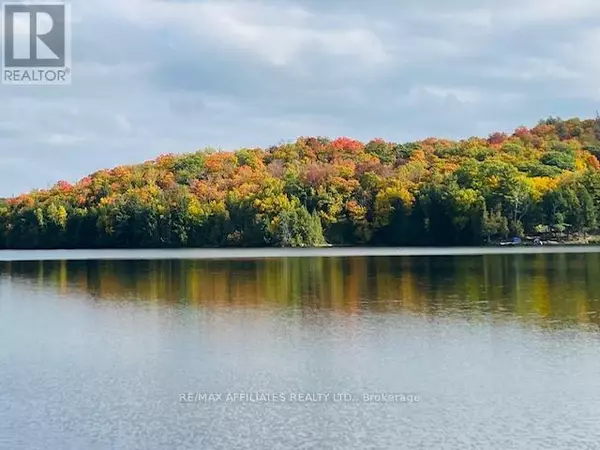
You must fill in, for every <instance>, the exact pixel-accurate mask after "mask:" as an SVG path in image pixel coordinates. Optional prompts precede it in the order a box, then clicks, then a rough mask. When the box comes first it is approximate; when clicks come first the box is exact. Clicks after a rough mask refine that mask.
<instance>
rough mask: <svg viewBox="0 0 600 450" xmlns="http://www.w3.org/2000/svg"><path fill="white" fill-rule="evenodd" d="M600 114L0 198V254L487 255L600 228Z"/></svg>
mask: <svg viewBox="0 0 600 450" xmlns="http://www.w3.org/2000/svg"><path fill="white" fill-rule="evenodd" d="M599 159H600V116H598V117H596V119H592V120H580V119H576V118H574V119H569V120H561V119H560V118H553V117H551V118H548V119H546V120H543V121H540V122H539V123H538V125H537V126H535V127H533V128H531V129H530V128H526V127H521V128H518V129H517V130H515V132H514V133H512V134H511V135H508V134H505V133H495V134H492V135H490V136H489V137H488V138H475V137H473V138H470V139H465V140H461V141H450V140H445V139H435V138H430V139H425V140H423V141H419V142H411V143H405V144H397V143H391V142H385V141H384V140H381V139H375V140H372V141H370V142H368V143H366V144H364V143H362V142H359V141H356V140H353V139H349V138H338V139H335V140H330V139H327V138H299V139H298V140H296V142H293V143H285V144H281V145H277V146H273V147H271V148H268V149H240V150H237V151H216V150H214V149H205V150H201V151H198V152H196V153H191V154H184V155H173V154H168V155H162V156H160V157H158V158H157V159H156V160H153V161H148V162H146V163H143V164H139V165H132V166H121V167H116V168H114V169H111V170H101V171H98V172H96V173H94V174H92V175H90V176H88V177H85V178H83V179H81V180H80V181H78V182H76V183H75V184H70V183H68V182H66V181H60V182H58V183H57V184H56V185H55V186H53V187H52V188H50V189H47V190H35V191H32V192H30V193H27V194H24V195H21V196H19V197H15V198H10V199H2V200H0V248H19V249H21V248H22V249H25V248H99V247H107V248H123V247H126V248H129V247H131V248H141V247H147V248H152V247H227V246H229V247H256V246H292V247H297V246H318V245H323V244H326V243H329V244H333V245H393V246H397V245H402V246H410V245H436V246H438V245H480V244H484V243H486V242H490V241H495V240H499V239H503V238H506V237H509V236H521V237H523V236H532V235H536V236H540V235H544V236H550V235H553V236H561V237H565V238H568V237H573V236H585V235H588V234H593V233H594V232H595V231H597V229H598V228H600V227H599V218H600V163H599Z"/></svg>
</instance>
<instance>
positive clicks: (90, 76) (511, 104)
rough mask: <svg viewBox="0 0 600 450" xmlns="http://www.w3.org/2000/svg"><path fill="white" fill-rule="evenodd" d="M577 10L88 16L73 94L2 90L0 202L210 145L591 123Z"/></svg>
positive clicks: (282, 6) (590, 10)
mask: <svg viewBox="0 0 600 450" xmlns="http://www.w3.org/2000/svg"><path fill="white" fill-rule="evenodd" d="M565 2H566V0H553V2H546V3H544V2H540V0H519V1H517V0H507V1H505V2H496V1H492V0H488V1H484V2H482V1H475V0H457V1H453V2H445V1H444V2H442V1H441V0H426V1H422V0H409V1H403V2H395V1H391V0H386V1H384V0H382V1H377V2H365V1H362V0H331V1H327V2H324V1H316V0H303V1H302V2H300V1H299V0H280V1H277V2H266V1H260V0H256V1H252V2H250V1H237V2H236V3H235V7H234V8H229V9H228V8H226V6H227V4H228V2H215V1H210V0H198V1H197V2H194V1H193V0H189V1H187V2H184V3H185V4H186V5H187V6H184V4H183V3H182V2H150V1H149V0H148V1H145V0H131V1H128V2H122V0H121V1H118V0H107V1H105V2H99V1H98V0H90V1H86V2H85V3H81V4H80V5H78V4H74V5H73V10H74V13H76V16H77V22H76V23H75V24H74V30H73V40H74V41H73V60H74V75H73V85H72V86H69V87H65V88H46V87H41V88H29V87H19V88H12V87H8V86H0V101H1V102H2V104H3V108H2V110H0V146H1V148H2V151H3V155H2V158H0V196H3V195H11V194H15V193H18V192H21V191H24V190H27V189H30V188H35V187H46V186H47V185H48V184H51V183H53V182H54V181H57V180H58V179H71V180H73V179H77V178H79V177H81V176H84V175H85V174H86V173H89V172H93V171H95V170H97V169H99V168H102V167H110V166H113V165H117V164H126V163H135V162H138V161H143V160H146V159H149V158H152V157H155V156H156V155H157V154H159V153H165V152H184V151H192V150H195V149H196V148H199V147H203V146H205V145H211V146H215V147H223V148H232V147H237V146H257V145H261V146H268V145H271V144H274V143H277V142H279V141H281V140H289V139H294V138H295V137H297V136H299V135H329V136H338V135H349V136H353V137H357V138H360V139H365V140H366V139H370V138H372V137H383V138H386V139H390V140H396V141H405V140H415V139H419V138H424V137H427V136H446V137H451V138H460V137H467V136H471V135H486V134H488V133H490V132H493V131H496V130H505V131H509V130H511V129H514V128H515V127H516V126H519V125H533V124H535V123H536V122H537V120H538V119H540V118H542V117H546V116H548V115H550V114H552V115H560V116H563V117H568V116H572V115H585V116H590V115H591V114H593V113H594V112H595V110H596V109H598V107H597V106H596V104H595V103H596V100H597V99H598V98H600V84H599V83H598V82H597V78H596V76H595V74H596V72H597V68H599V67H600V59H599V58H598V57H597V56H595V54H594V52H592V51H590V49H593V48H594V45H593V43H594V42H595V41H594V39H595V38H594V34H593V32H594V29H595V28H594V27H597V24H598V19H599V18H600V9H596V6H594V5H595V4H594V3H592V2H591V1H589V0H577V1H576V2H574V3H572V7H571V10H570V11H567V12H565V13H564V14H563V16H560V15H558V14H556V11H554V10H552V9H551V7H556V5H559V6H561V7H562V5H565V4H566V3H565ZM194 3H203V4H207V5H209V6H211V8H212V9H206V8H205V9H199V10H198V11H206V12H207V13H210V14H212V15H211V16H210V17H198V16H194V15H193V14H190V13H189V12H190V11H192V10H190V9H189V5H192V4H194ZM165 5H167V6H168V9H164V7H165ZM169 5H170V6H169ZM173 5H175V7H171V6H173ZM215 5H216V6H215ZM219 5H225V6H219ZM549 5H550V6H549ZM552 5H555V6H552ZM185 8H188V9H185ZM236 8H237V9H236ZM536 8H537V9H536ZM221 10H222V11H223V14H234V15H233V16H231V17H225V16H223V17H220V16H218V15H215V14H217V13H219V11H221ZM194 11H195V10H194ZM236 11H238V13H236ZM240 11H242V12H243V14H241V13H239V12H240ZM515 11H517V12H518V11H522V12H523V14H522V17H519V16H518V15H516V13H515ZM536 11H537V12H538V14H536ZM584 13H585V14H584ZM283 20H286V21H289V23H284V22H283ZM217 22H218V23H217ZM227 27H229V28H227ZM286 27H287V29H286ZM271 31H273V32H274V34H273V35H272V36H271V35H269V32H271ZM334 31H335V32H334ZM328 33H329V34H328ZM336 33H337V34H336ZM357 36H358V37H361V36H362V37H364V40H365V42H362V41H360V39H359V40H356V41H353V42H352V44H351V45H349V44H348V42H344V39H345V38H348V39H349V38H352V39H357ZM361 39H362V38H361ZM261 45H262V46H263V47H260V48H255V47H253V46H261ZM353 47H356V48H353ZM270 52H273V55H271V53H270ZM369 52H371V53H373V54H372V55H371V54H369ZM595 99H596V100H595Z"/></svg>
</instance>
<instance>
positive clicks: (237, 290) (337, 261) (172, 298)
mask: <svg viewBox="0 0 600 450" xmlns="http://www.w3.org/2000/svg"><path fill="white" fill-rule="evenodd" d="M0 277H7V278H8V279H10V280H11V281H13V282H17V283H18V282H26V283H27V284H28V285H30V286H33V287H34V288H35V289H44V290H54V291H56V292H58V293H60V294H61V295H65V296H68V295H81V294H82V293H84V294H86V295H89V296H91V297H92V298H95V299H97V300H98V301H113V300H120V301H149V302H155V303H167V304H169V303H172V304H183V305H187V306H190V307H194V306H202V307H236V308H252V307H262V308H271V309H273V308H276V309H282V310H286V309H287V310H294V311H308V310H325V311H334V312H338V313H343V314H362V313H379V314H389V313H417V314H422V315H426V316H428V317H432V318H436V317H445V316H454V315H458V316H462V317H465V318H468V319H476V318H491V319H514V318H518V319H519V320H521V321H525V322H530V321H531V322H535V323H538V324H539V325H542V326H556V325H564V324H590V325H594V326H597V325H600V254H530V255H483V256H439V257H360V256H356V257H345V258H322V257H316V258H273V259H251V260H154V261H144V260H135V261H110V260H107V261H93V260H91V261H39V262H3V263H0Z"/></svg>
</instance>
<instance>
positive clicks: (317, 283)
mask: <svg viewBox="0 0 600 450" xmlns="http://www.w3.org/2000/svg"><path fill="white" fill-rule="evenodd" d="M599 423H600V253H598V249H595V248H586V249H578V248H569V249H566V250H565V249H554V250H548V249H546V248H544V249H514V248H511V249H483V250H481V249H479V250H477V249H476V250H458V251H457V250H454V252H453V251H452V250H441V251H439V250H438V251H437V252H436V251H435V250H432V249H425V250H398V249H387V250H386V249H380V250H367V251H361V250H354V249H318V250H300V251H297V252H296V251H288V250H266V251H241V250H239V251H225V250H218V251H216V250H215V251H147V252H139V251H105V252H102V251H99V252H98V251H87V252H86V251H80V252H0V449H10V450H21V449H27V450H38V449H39V450H42V449H60V450H71V449H72V450H81V449H86V450H95V449H102V450H104V449H118V450H121V449H140V450H154V449H164V450H172V449H190V450H191V449H194V450H196V449H199V450H211V449H252V450H254V449H288V448H298V449H344V450H348V449H350V450H353V449H426V450H429V449H461V450H462V449H478V450H479V449H486V450H487V449H498V450H510V449H522V450H535V449H552V450H556V449H594V450H596V449H597V448H598V442H600V426H599V425H598V424H599Z"/></svg>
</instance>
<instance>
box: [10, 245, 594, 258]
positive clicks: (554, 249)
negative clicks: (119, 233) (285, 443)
mask: <svg viewBox="0 0 600 450" xmlns="http://www.w3.org/2000/svg"><path fill="white" fill-rule="evenodd" d="M560 253H575V254H576V253H600V245H577V244H560V245H549V246H541V247H535V246H527V245H514V246H503V247H502V246H487V247H312V248H258V249H257V248H247V249H242V248H235V249H228V248H215V249H189V248H188V249H89V250H85V249H78V250H0V262H26V261H88V260H89V261H93V260H104V261H106V260H130V261H134V260H231V259H269V258H308V257H323V258H334V257H361V256H366V257H376V256H390V257H391V256H394V257H402V256H404V257H419V256H485V255H502V254H511V255H518V254H523V255H530V254H560Z"/></svg>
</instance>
